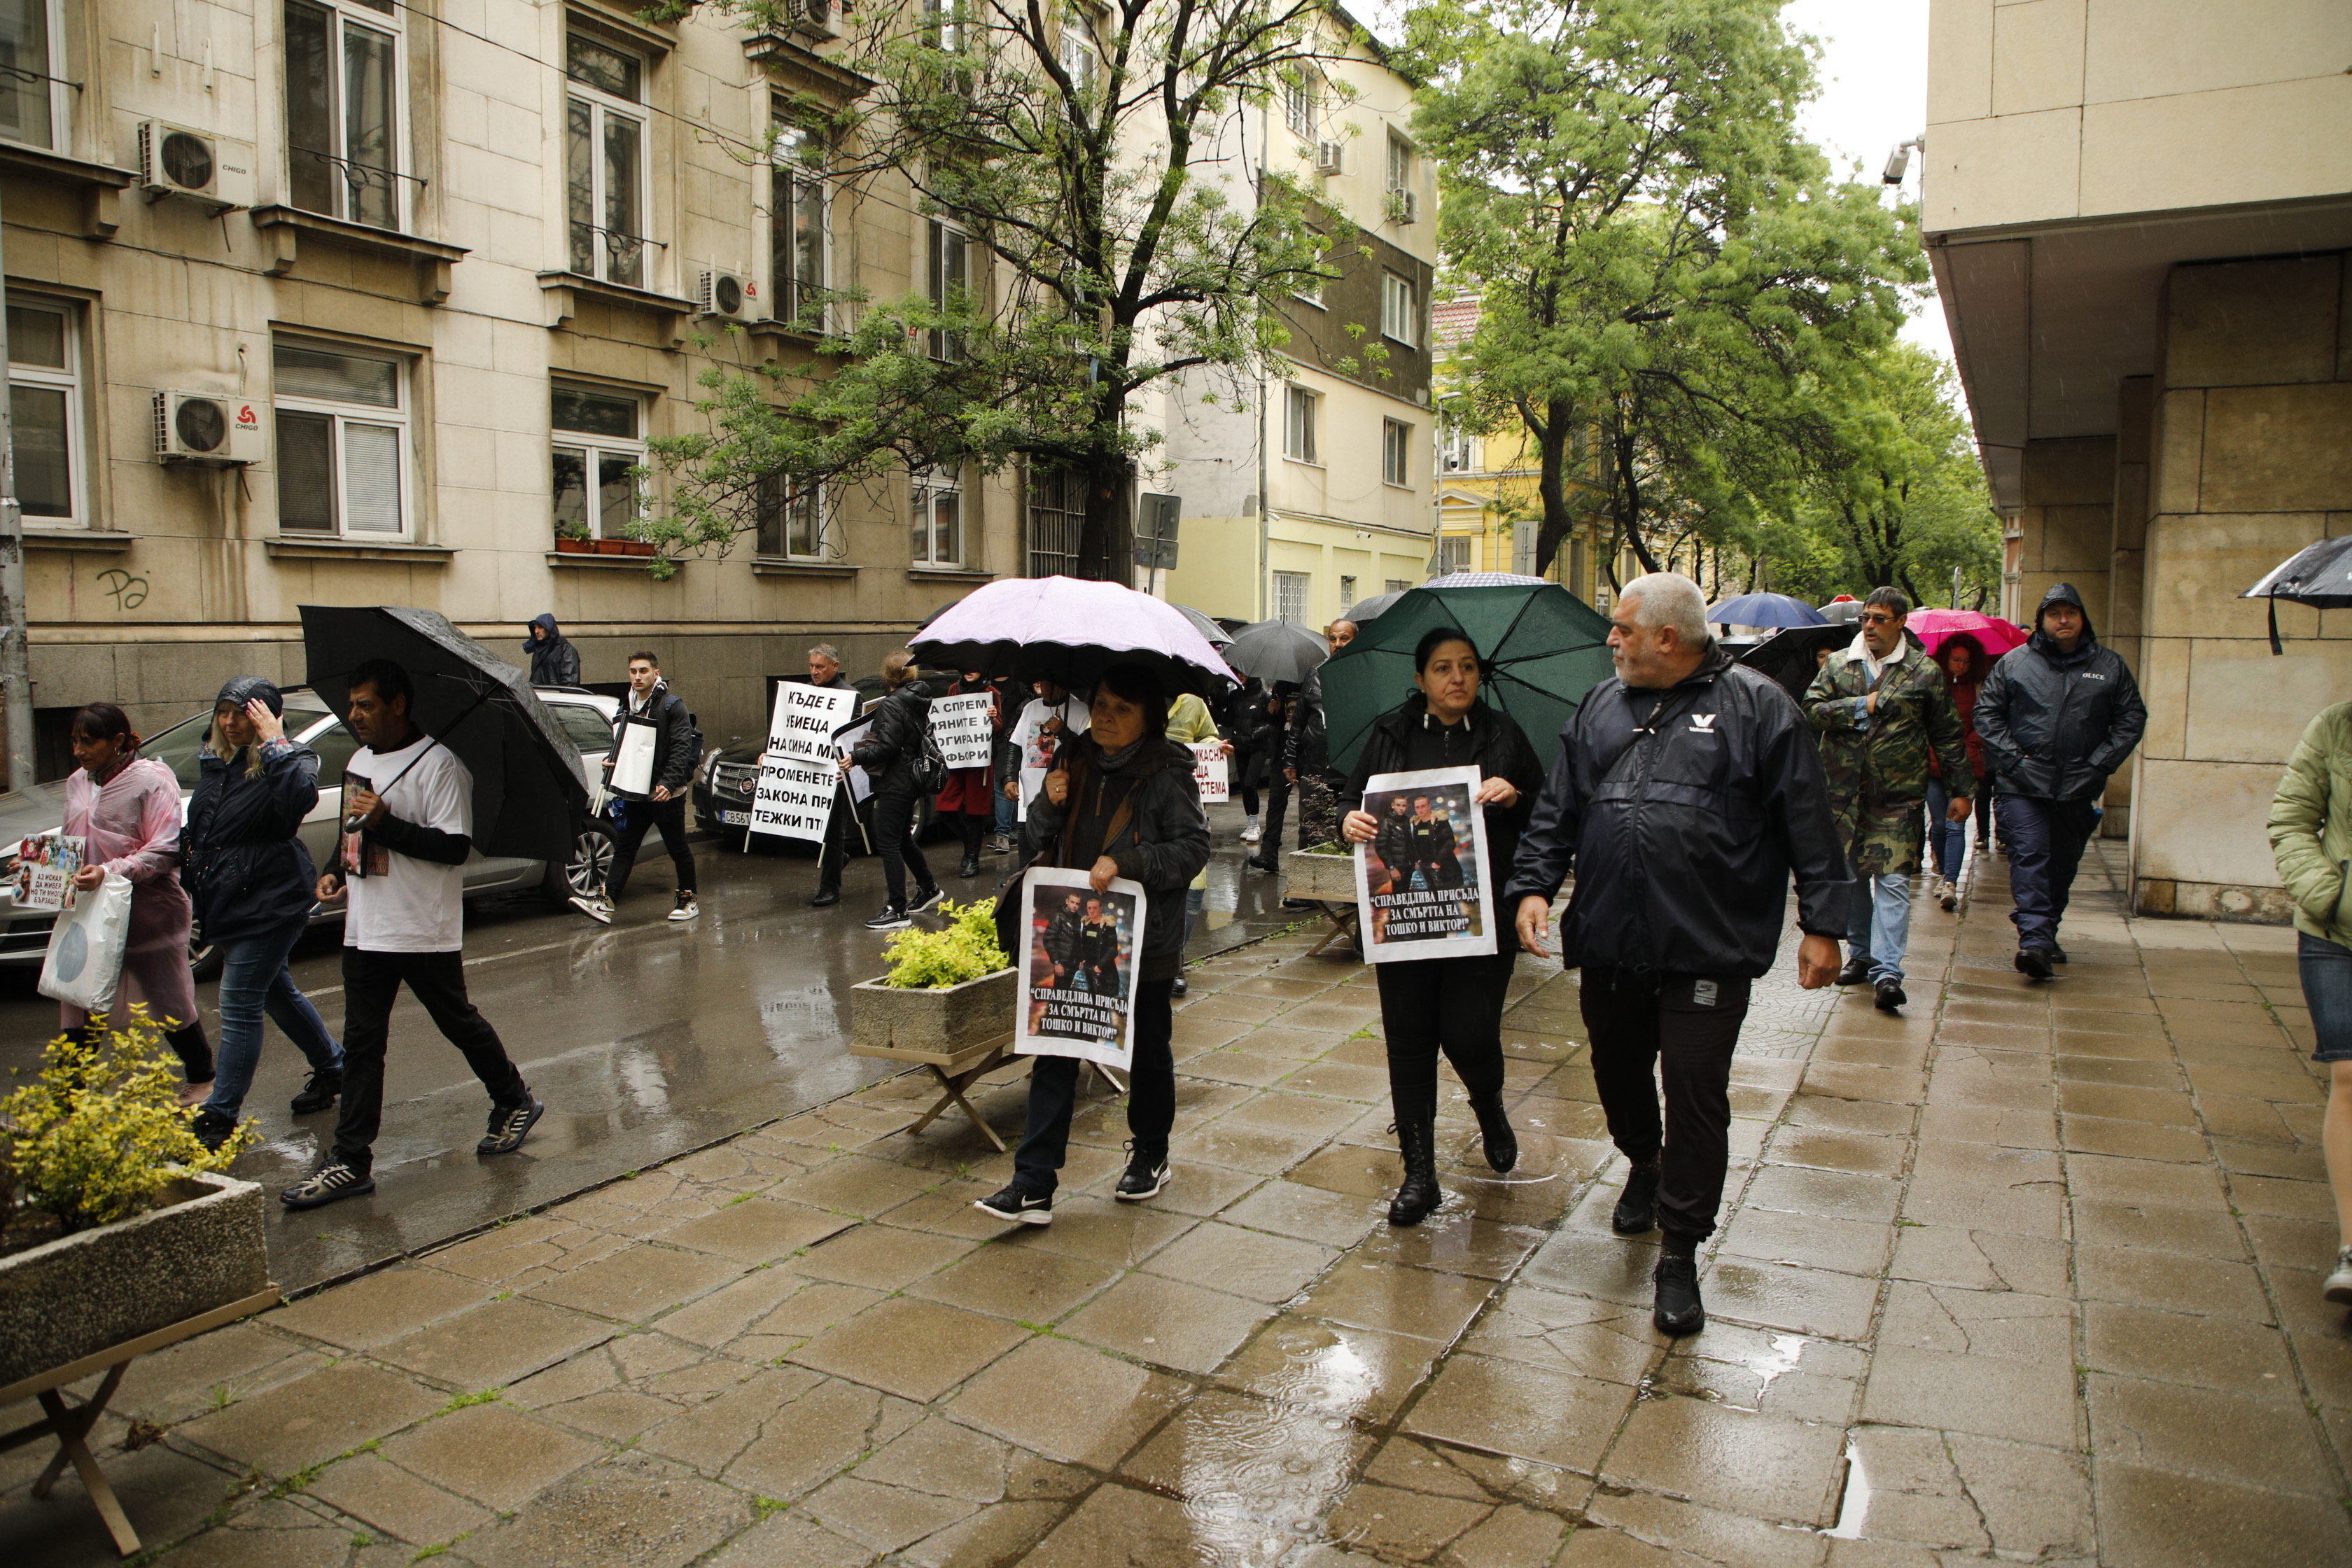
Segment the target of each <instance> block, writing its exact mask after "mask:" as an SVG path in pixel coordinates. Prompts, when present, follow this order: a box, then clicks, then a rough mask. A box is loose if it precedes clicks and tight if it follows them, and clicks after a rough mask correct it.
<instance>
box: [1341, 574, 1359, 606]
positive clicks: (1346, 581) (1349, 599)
mask: <svg viewBox="0 0 2352 1568" xmlns="http://www.w3.org/2000/svg"><path fill="white" fill-rule="evenodd" d="M1355 607H1356V580H1355V579H1354V578H1353V577H1349V576H1346V575H1344V574H1343V575H1342V576H1341V577H1340V579H1339V613H1340V614H1341V615H1343V616H1344V615H1346V614H1347V613H1348V612H1349V610H1352V609H1354V608H1355Z"/></svg>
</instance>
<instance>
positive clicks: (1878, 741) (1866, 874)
mask: <svg viewBox="0 0 2352 1568" xmlns="http://www.w3.org/2000/svg"><path fill="white" fill-rule="evenodd" d="M1910 614H1911V601H1910V600H1909V599H1907V598H1906V597H1905V596H1904V595H1902V594H1901V593H1900V592H1899V591H1898V590H1896V589H1894V588H1885V587H1881V588H1874V589H1872V590H1871V591H1870V595H1869V597H1867V598H1865V599H1864V600H1863V602H1862V616H1861V617H1860V618H1861V622H1862V629H1861V630H1860V631H1859V632H1857V633H1855V635H1854V639H1853V645H1852V646H1851V647H1847V648H1846V649H1845V650H1844V651H1843V653H1841V654H1839V655H1837V656H1835V657H1833V658H1831V659H1830V661H1829V662H1828V663H1826V664H1824V665H1822V668H1821V669H1820V671H1819V672H1818V673H1816V674H1815V675H1814V677H1813V683H1812V685H1811V687H1809V688H1807V689H1806V691H1805V718H1806V721H1807V722H1809V723H1810V724H1811V725H1812V727H1813V730H1814V731H1815V732H1816V733H1817V734H1819V735H1820V737H1821V747H1822V770H1823V772H1824V773H1826V774H1827V775H1828V778H1829V790H1830V809H1831V811H1832V812H1833V813H1834V814H1835V815H1836V817H1837V830H1838V838H1839V840H1840V842H1842V843H1843V845H1844V846H1845V853H1846V863H1847V866H1848V867H1849V868H1850V869H1851V870H1852V872H1853V883H1854V886H1853V895H1852V897H1851V899H1850V900H1849V906H1848V910H1847V925H1846V954H1847V956H1846V962H1845V967H1844V968H1843V970H1841V971H1840V972H1839V973H1838V984H1841V985H1868V986H1870V987H1871V988H1872V990H1873V991H1874V993H1875V994H1876V998H1877V1003H1878V1008H1879V1011H1881V1012H1883V1013H1893V1012H1895V1011H1898V1010H1899V1009H1901V1008H1902V1007H1903V1006H1905V1005H1906V1004H1907V1003H1908V1002H1909V1000H1910V998H1909V997H1908V996H1907V995H1906V994H1905V993H1904V990H1903V954H1904V952H1906V950H1907V949H1908V948H1909V946H1910V943H1911V879H1912V878H1913V877H1914V876H1916V874H1917V873H1918V870H1919V863H1920V858H1921V849H1922V845H1923V838H1924V834H1923V831H1922V825H1921V822H1920V816H1919V813H1920V808H1921V807H1922V806H1923V805H1925V804H1926V803H1927V795H1928V786H1929V784H1930V782H1931V780H1930V774H1931V773H1933V772H1934V770H1935V769H1936V768H1937V766H1938V765H1940V766H1941V768H1942V770H1943V779H1942V784H1943V788H1944V789H1945V790H1947V791H1948V793H1949V794H1950V796H1951V804H1950V805H1949V806H1948V807H1947V808H1946V815H1947V817H1948V820H1949V821H1950V822H1951V823H1952V824H1953V825H1955V826H1958V825H1959V824H1962V823H1965V822H1966V821H1967V820H1968V816H1969V797H1970V796H1971V795H1974V794H1975V793H1976V779H1975V775H1974V774H1973V773H1971V772H1970V771H1969V761H1968V745H1967V742H1966V740H1965V737H1964V732H1963V731H1962V730H1961V728H1960V713H1959V710H1958V708H1957V707H1955V706H1954V705H1953V702H1952V693H1951V689H1950V687H1949V686H1948V685H1947V684H1946V683H1945V680H1944V672H1943V670H1942V669H1940V668H1937V665H1936V662H1935V661H1934V660H1933V659H1930V658H1928V657H1927V654H1926V653H1925V652H1924V651H1923V650H1922V649H1920V648H1919V647H1916V646H1915V645H1914V644H1913V643H1912V641H1911V639H1910V638H1908V637H1905V636H1904V635H1903V623H1904V621H1905V620H1906V619H1907V618H1908V617H1909V616H1910ZM1939 826H1940V825H1939ZM1939 836H1940V835H1939Z"/></svg>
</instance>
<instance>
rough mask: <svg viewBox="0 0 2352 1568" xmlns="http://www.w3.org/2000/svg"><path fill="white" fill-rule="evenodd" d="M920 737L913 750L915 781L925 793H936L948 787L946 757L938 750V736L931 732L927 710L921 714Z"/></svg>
mask: <svg viewBox="0 0 2352 1568" xmlns="http://www.w3.org/2000/svg"><path fill="white" fill-rule="evenodd" d="M922 737H923V738H922V744H921V746H920V748H919V750H918V751H917V752H915V783H916V784H917V786H918V787H919V788H920V789H921V790H922V792H923V793H924V794H925V795H937V794H939V793H940V791H941V790H943V789H945V788H947V787H948V759H947V755H946V753H944V752H941V751H940V742H939V739H938V737H936V736H934V735H933V734H932V733H931V719H930V715H929V712H928V711H927V712H926V713H925V714H924V715H923V720H922Z"/></svg>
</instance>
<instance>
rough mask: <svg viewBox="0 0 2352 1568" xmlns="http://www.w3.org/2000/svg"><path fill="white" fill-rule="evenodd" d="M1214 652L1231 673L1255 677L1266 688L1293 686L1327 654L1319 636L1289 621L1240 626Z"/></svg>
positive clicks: (1313, 669) (1311, 671)
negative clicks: (1219, 654) (1233, 634)
mask: <svg viewBox="0 0 2352 1568" xmlns="http://www.w3.org/2000/svg"><path fill="white" fill-rule="evenodd" d="M1217 651H1218V652H1219V653H1221V654H1223V655H1224V658H1225V662H1226V663H1227V664H1230V665H1232V666H1233V667H1234V673H1235V674H1237V675H1244V676H1255V677H1256V678H1257V679H1260V680H1263V681H1265V684H1266V685H1267V686H1268V687H1269V688H1271V687H1273V686H1275V685H1276V684H1278V683H1281V682H1285V681H1287V682H1288V683H1289V684H1291V685H1293V686H1296V685H1297V684H1298V683H1299V682H1300V681H1302V680H1305V679H1307V677H1308V676H1310V675H1312V674H1314V673H1315V668H1316V666H1318V665H1319V664H1321V663H1322V662H1323V661H1324V660H1325V659H1326V658H1329V657H1330V654H1331V649H1330V647H1329V645H1328V644H1327V643H1325V642H1324V640H1323V639H1322V638H1321V637H1317V636H1316V635H1315V634H1314V633H1313V632H1310V631H1308V630H1307V628H1306V627H1305V626H1299V625H1297V624H1296V623H1294V622H1291V621H1260V622H1258V623H1257V624H1256V625H1255V626H1244V627H1243V628H1242V629H1241V632H1240V634H1239V635H1238V636H1236V637H1234V640H1233V641H1232V642H1230V643H1228V644H1226V645H1225V646H1224V647H1221V648H1219V649H1218V650H1217Z"/></svg>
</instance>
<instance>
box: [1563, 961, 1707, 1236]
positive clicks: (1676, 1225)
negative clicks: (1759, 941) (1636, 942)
mask: <svg viewBox="0 0 2352 1568" xmlns="http://www.w3.org/2000/svg"><path fill="white" fill-rule="evenodd" d="M1583 981H1584V984H1583V987H1582V991H1581V993H1580V994H1581V1004H1580V1005H1581V1009H1582V1012H1583V1014H1584V1027H1585V1032H1586V1033H1587V1034H1588V1035H1590V1036H1591V1039H1592V1079H1593V1082H1594V1084H1595V1085H1596V1086H1597V1087H1598V1088H1599V1089H1600V1091H1601V1110H1603V1111H1604V1112H1606V1113H1607V1115H1608V1118H1609V1136H1610V1139H1611V1141H1612V1142H1614V1143H1615V1144H1616V1145H1617V1150H1618V1152H1620V1153H1622V1154H1623V1155H1624V1156H1625V1157H1626V1158H1627V1159H1629V1160H1631V1161H1633V1163H1636V1164H1646V1163H1649V1162H1650V1161H1653V1160H1655V1161H1658V1162H1659V1163H1660V1164H1661V1166H1662V1169H1661V1171H1660V1173H1659V1178H1658V1222H1659V1226H1660V1227H1661V1228H1662V1229H1664V1231H1665V1233H1666V1240H1667V1241H1668V1242H1669V1243H1670V1244H1674V1243H1679V1244H1681V1245H1683V1246H1686V1247H1689V1246H1696V1245H1697V1244H1698V1243H1699V1242H1702V1241H1704V1240H1706V1238H1707V1237H1709V1236H1711V1235H1713V1234H1714V1232H1715V1215H1716V1210H1717V1209H1718V1208H1720V1207H1721V1206H1722V1205H1723V1174H1724V1167H1725V1164H1726V1163H1727V1161H1728V1159H1729V1157H1730V1133H1731V1051H1732V1047H1734V1046H1736V1045H1738V1043H1739V1026H1740V1024H1741V1022H1742V1021H1743V1020H1745V1019H1746V1018H1747V1016H1748V981H1747V980H1746V979H1745V978H1739V977H1725V978H1709V977H1706V976H1699V975H1689V974H1673V975H1664V976H1660V975H1654V974H1651V975H1643V974H1636V973H1634V972H1633V971H1632V970H1619V969H1605V968H1598V967H1595V966H1593V965H1591V964H1588V965H1586V966H1585V970H1584V975H1583ZM1661 1079H1663V1081H1664V1089H1665V1095H1666V1110H1665V1119H1664V1125H1663V1126H1661V1125H1660V1121H1659V1117H1658V1089H1659V1088H1660V1080H1661Z"/></svg>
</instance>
